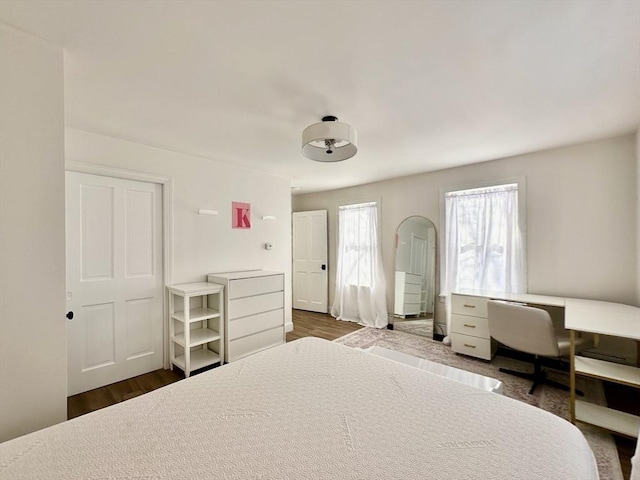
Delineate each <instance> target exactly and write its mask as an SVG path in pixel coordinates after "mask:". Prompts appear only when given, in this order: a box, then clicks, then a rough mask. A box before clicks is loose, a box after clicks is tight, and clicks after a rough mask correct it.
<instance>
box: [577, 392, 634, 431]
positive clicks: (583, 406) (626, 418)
mask: <svg viewBox="0 0 640 480" xmlns="http://www.w3.org/2000/svg"><path fill="white" fill-rule="evenodd" d="M575 417H576V418H575V419H576V420H578V421H580V422H583V423H588V424H590V425H595V426H596V427H600V428H604V429H606V430H609V431H611V432H614V433H618V434H620V435H624V436H627V437H633V438H635V437H637V436H638V431H640V417H638V416H636V415H632V414H630V413H626V412H620V411H618V410H613V409H612V408H607V407H602V406H600V405H595V404H593V403H589V402H585V401H582V400H576V401H575Z"/></svg>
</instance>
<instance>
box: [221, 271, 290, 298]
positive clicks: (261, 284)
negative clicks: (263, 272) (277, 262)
mask: <svg viewBox="0 0 640 480" xmlns="http://www.w3.org/2000/svg"><path fill="white" fill-rule="evenodd" d="M282 290H284V275H268V276H264V277H253V278H239V279H236V280H230V281H229V292H227V294H228V295H229V300H233V299H234V298H242V297H250V296H252V295H261V294H264V293H270V292H281V291H282Z"/></svg>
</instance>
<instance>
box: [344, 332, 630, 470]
mask: <svg viewBox="0 0 640 480" xmlns="http://www.w3.org/2000/svg"><path fill="white" fill-rule="evenodd" d="M334 342H337V343H340V344H343V345H347V346H349V347H359V348H368V347H372V346H378V347H384V348H388V349H390V350H396V351H398V352H403V353H406V354H408V355H413V356H416V357H420V358H425V359H427V360H431V361H433V362H437V363H441V364H444V365H449V366H451V367H455V368H460V369H462V370H467V371H469V372H474V373H478V374H480V375H485V376H487V377H491V378H496V379H498V380H500V381H501V382H502V383H503V387H504V395H506V396H508V397H511V398H514V399H516V400H519V401H521V402H525V403H528V404H530V405H533V406H536V407H538V408H542V409H544V410H547V411H548V412H551V413H553V414H555V415H558V416H559V417H562V418H564V419H566V420H568V419H569V393H568V392H565V391H563V390H560V389H558V388H555V387H551V386H547V385H542V386H539V387H538V388H537V389H536V391H535V393H534V394H533V395H529V393H528V392H529V388H530V387H531V382H530V381H529V380H526V379H522V378H519V377H515V376H512V375H509V374H506V373H502V372H500V371H499V370H498V369H499V368H511V369H514V370H523V371H529V369H530V368H531V365H530V364H526V363H524V362H521V361H518V360H514V359H511V358H507V357H503V356H495V357H494V358H493V360H492V361H491V363H489V362H486V361H484V360H480V359H475V358H472V357H467V356H464V355H458V354H456V353H454V352H452V351H451V348H450V347H448V346H446V345H444V344H442V343H441V342H438V341H435V340H432V339H429V338H425V337H421V336H417V335H410V334H408V333H405V332H397V331H395V330H385V329H376V328H370V327H365V328H362V329H360V330H356V331H355V332H352V333H349V334H348V335H345V336H344V337H340V338H338V339H336V340H334ZM547 374H548V376H549V378H551V379H553V380H556V381H559V382H562V383H565V384H568V381H569V378H568V374H566V373H563V372H559V371H555V370H547ZM577 388H578V389H579V390H581V391H582V392H584V399H585V400H588V401H590V402H593V403H597V404H599V405H605V404H606V401H605V396H604V390H603V388H602V382H600V381H599V380H596V379H591V378H584V377H578V378H577ZM577 426H578V428H580V430H581V431H582V433H583V434H584V436H585V438H586V439H587V441H588V442H589V445H590V446H591V449H592V450H593V453H594V456H595V458H596V462H597V464H598V471H599V474H600V479H601V480H623V476H622V469H621V467H620V459H619V457H618V451H617V450H616V445H615V442H614V440H613V438H612V436H611V435H610V434H609V433H607V432H605V431H603V430H600V429H597V428H595V427H591V426H589V425H584V424H580V423H579V424H578V425H577Z"/></svg>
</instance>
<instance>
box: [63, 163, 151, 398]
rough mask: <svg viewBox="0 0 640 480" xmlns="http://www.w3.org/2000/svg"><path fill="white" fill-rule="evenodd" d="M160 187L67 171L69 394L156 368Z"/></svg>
mask: <svg viewBox="0 0 640 480" xmlns="http://www.w3.org/2000/svg"><path fill="white" fill-rule="evenodd" d="M161 189H162V187H161V186H160V185H157V184H153V183H147V182H139V181H133V180H123V179H117V178H111V177H102V176H98V175H89V174H83V173H76V172H67V174H66V243H67V260H66V261H67V306H68V309H69V310H70V311H72V312H73V318H72V319H69V320H68V322H67V333H68V342H67V351H68V393H69V395H74V394H76V393H81V392H84V391H87V390H91V389H94V388H97V387H101V386H103V385H108V384H110V383H113V382H118V381H120V380H124V379H127V378H131V377H134V376H137V375H141V374H143V373H147V372H150V371H153V370H157V369H159V368H162V362H163V279H162V233H161V232H162V195H161Z"/></svg>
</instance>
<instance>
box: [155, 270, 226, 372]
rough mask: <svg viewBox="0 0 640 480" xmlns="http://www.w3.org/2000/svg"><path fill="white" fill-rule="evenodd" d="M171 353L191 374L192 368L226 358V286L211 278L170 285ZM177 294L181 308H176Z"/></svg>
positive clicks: (180, 366)
mask: <svg viewBox="0 0 640 480" xmlns="http://www.w3.org/2000/svg"><path fill="white" fill-rule="evenodd" d="M167 290H168V294H169V338H170V342H169V355H170V359H171V368H172V369H173V366H174V365H175V366H177V367H178V368H180V369H181V370H182V371H183V372H184V376H185V377H188V376H189V375H190V374H191V372H193V371H195V370H199V369H201V368H204V367H208V366H210V365H215V364H216V363H220V364H222V362H223V361H224V286H223V285H218V284H215V283H209V282H196V283H183V284H180V285H170V286H168V287H167ZM177 297H180V298H182V310H177V309H176V303H180V302H179V301H178V302H176V300H177Z"/></svg>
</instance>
